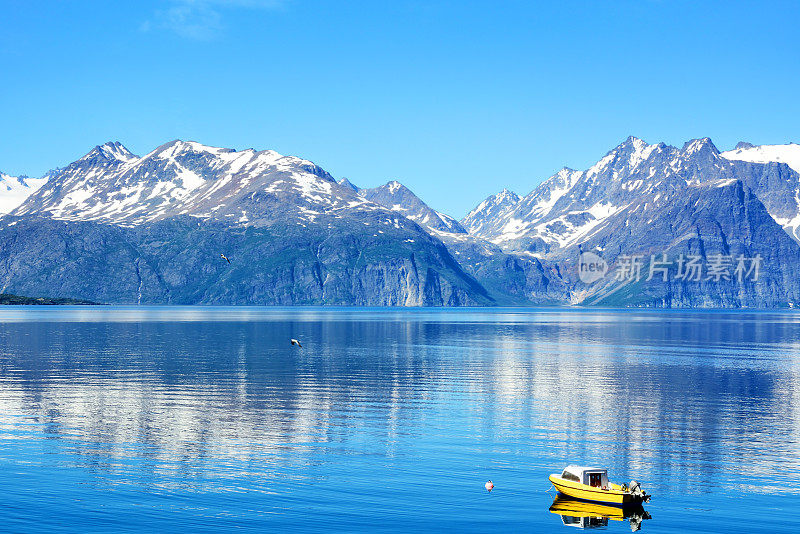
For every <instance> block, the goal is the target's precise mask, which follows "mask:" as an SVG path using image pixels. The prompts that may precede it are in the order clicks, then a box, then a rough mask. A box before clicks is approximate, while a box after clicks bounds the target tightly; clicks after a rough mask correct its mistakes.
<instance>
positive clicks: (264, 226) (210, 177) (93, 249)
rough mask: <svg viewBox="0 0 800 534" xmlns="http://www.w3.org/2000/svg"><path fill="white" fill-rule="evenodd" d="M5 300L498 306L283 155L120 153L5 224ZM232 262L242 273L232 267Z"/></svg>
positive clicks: (63, 179) (412, 236)
mask: <svg viewBox="0 0 800 534" xmlns="http://www.w3.org/2000/svg"><path fill="white" fill-rule="evenodd" d="M0 249H2V250H4V252H5V256H4V258H3V261H2V262H0V280H2V281H3V284H4V285H3V287H0V292H2V291H6V290H12V291H13V292H15V293H17V294H23V295H26V294H28V295H29V294H35V295H42V296H49V295H53V296H73V295H81V296H82V297H83V298H86V299H88V300H93V301H99V302H137V303H147V302H151V303H153V302H156V303H165V302H172V303H230V304H241V303H251V304H258V303H261V304H350V305H353V304H364V305H395V306H397V305H404V306H408V305H412V306H413V305H463V304H467V303H472V304H480V303H483V304H486V303H491V301H492V300H491V298H490V297H489V296H488V295H487V293H486V291H485V289H484V288H483V287H481V286H480V285H479V284H478V283H477V282H476V281H475V280H474V279H473V278H471V277H470V276H469V275H468V274H466V273H465V272H464V270H463V269H462V267H461V266H460V265H459V264H458V262H456V261H455V260H454V259H453V258H452V256H451V255H450V253H449V252H448V250H447V248H446V247H445V246H444V244H442V242H441V241H439V240H438V239H435V238H433V237H431V235H430V234H429V233H428V232H427V231H426V230H424V229H423V228H421V227H420V226H419V225H418V224H416V223H415V222H413V221H411V220H409V219H407V218H406V217H404V216H403V215H401V214H400V213H398V212H397V211H393V210H391V209H388V208H385V207H383V206H381V205H379V204H377V203H375V202H371V201H369V200H367V199H366V198H364V197H363V196H361V195H360V194H358V192H357V191H356V190H354V189H353V188H351V187H347V186H345V185H340V184H338V183H337V182H336V181H335V180H334V179H333V177H331V175H330V174H328V173H327V172H326V171H325V170H323V169H322V168H320V167H318V166H317V165H315V164H314V163H312V162H310V161H308V160H304V159H301V158H297V157H293V156H283V155H281V154H278V153H277V152H273V151H270V150H263V151H256V150H252V149H249V150H242V151H235V150H232V149H226V148H217V147H211V146H206V145H202V144H200V143H196V142H192V141H179V140H176V141H172V142H170V143H167V144H164V145H162V146H160V147H158V148H156V149H155V150H153V151H152V152H150V153H148V154H146V155H144V156H141V157H139V156H136V155H134V154H132V153H131V152H130V151H129V150H127V149H126V148H125V147H124V146H122V145H121V144H119V143H116V142H115V143H106V144H104V145H100V146H97V147H95V148H94V149H92V150H91V151H90V152H89V153H88V154H86V155H85V156H84V157H82V158H80V159H78V160H77V161H75V162H73V163H71V164H69V165H67V166H66V167H64V168H63V169H60V170H58V171H57V172H55V173H52V175H51V176H50V178H49V180H48V181H47V183H46V184H45V185H43V186H42V187H41V188H40V189H39V190H38V191H36V192H35V193H34V194H32V195H31V196H30V197H28V198H27V200H25V201H24V202H23V203H22V204H21V205H20V206H19V207H17V208H16V209H15V210H13V212H12V213H11V214H9V215H6V216H5V217H3V218H2V219H0ZM220 254H224V256H225V257H227V258H229V259H230V263H228V262H227V261H222V262H221V261H220Z"/></svg>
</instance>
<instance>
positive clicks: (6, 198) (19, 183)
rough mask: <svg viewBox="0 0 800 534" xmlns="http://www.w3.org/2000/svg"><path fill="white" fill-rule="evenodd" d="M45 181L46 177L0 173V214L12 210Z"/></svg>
mask: <svg viewBox="0 0 800 534" xmlns="http://www.w3.org/2000/svg"><path fill="white" fill-rule="evenodd" d="M46 181H47V176H45V177H42V178H28V177H27V176H18V177H17V176H9V175H8V174H5V173H4V172H2V171H0V214H3V213H9V212H11V211H12V210H14V208H16V207H17V206H19V205H20V204H22V202H23V201H25V199H26V198H28V197H29V196H31V195H32V194H33V193H35V192H36V190H37V189H39V188H40V187H42V185H43V184H44V183H45V182H46Z"/></svg>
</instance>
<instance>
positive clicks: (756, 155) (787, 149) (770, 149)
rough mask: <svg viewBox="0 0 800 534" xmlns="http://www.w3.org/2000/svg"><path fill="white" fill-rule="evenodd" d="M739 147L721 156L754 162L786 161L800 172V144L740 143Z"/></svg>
mask: <svg viewBox="0 0 800 534" xmlns="http://www.w3.org/2000/svg"><path fill="white" fill-rule="evenodd" d="M737 146H738V148H735V149H733V150H728V151H727V152H722V153H721V154H720V156H722V157H723V158H726V159H729V160H736V161H749V162H752V163H771V162H775V163H785V164H786V165H788V166H789V167H791V168H792V169H793V170H794V171H795V172H798V173H800V145H798V144H795V143H789V144H788V145H759V146H753V145H750V146H747V144H742V143H740V144H739V145H737Z"/></svg>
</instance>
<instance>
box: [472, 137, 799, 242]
mask: <svg viewBox="0 0 800 534" xmlns="http://www.w3.org/2000/svg"><path fill="white" fill-rule="evenodd" d="M740 150H742V151H744V150H745V149H740ZM735 180H740V181H742V183H744V184H745V185H746V186H747V187H749V188H751V189H752V190H753V191H754V192H755V193H756V195H757V196H758V197H759V199H760V200H761V201H762V202H763V203H764V205H765V206H766V208H767V210H768V211H769V213H770V214H771V215H772V216H773V217H774V218H775V219H776V221H778V222H779V223H780V224H781V225H782V226H784V228H785V229H786V230H787V232H788V233H790V234H791V235H792V236H793V237H794V238H795V239H797V238H798V236H797V231H798V226H799V225H800V218H798V214H800V201H798V198H797V193H798V191H800V175H798V173H797V172H795V171H794V170H792V169H791V168H790V167H789V166H788V165H786V164H785V163H749V162H744V161H736V160H732V159H731V158H728V157H727V156H726V155H723V154H720V152H719V151H718V150H717V148H716V147H715V146H714V144H713V143H712V142H711V140H710V139H708V138H703V139H695V140H692V141H689V142H687V143H686V144H684V146H683V147H682V148H680V149H679V148H676V147H672V146H668V145H665V144H664V143H658V144H648V143H646V142H644V141H642V140H641V139H638V138H635V137H629V138H628V139H627V140H625V141H624V142H623V143H622V144H620V145H619V146H617V147H616V148H614V149H613V150H611V151H610V152H609V153H608V154H606V155H605V156H604V157H603V158H602V159H600V160H599V161H598V162H597V163H596V164H595V165H593V166H592V167H590V168H589V169H587V170H585V171H575V170H572V169H567V168H564V169H562V170H561V171H559V172H558V173H556V174H555V175H553V176H552V177H550V178H549V179H547V180H545V181H544V182H543V183H542V184H541V185H540V186H539V187H537V188H536V189H534V190H533V191H532V192H531V193H530V194H528V195H526V196H525V197H523V198H522V199H520V200H519V201H518V202H517V203H516V204H514V207H513V208H512V209H507V210H506V211H505V212H503V213H502V214H499V215H497V216H495V217H490V216H488V215H486V214H485V213H484V212H485V211H487V210H486V209H480V206H479V207H478V208H476V209H475V210H473V212H471V213H470V216H469V217H470V218H471V219H473V220H481V221H484V222H483V224H482V225H481V226H480V227H478V228H476V230H475V231H474V232H473V233H474V234H475V235H478V236H480V237H483V238H485V239H488V240H490V241H492V242H494V243H496V244H498V245H500V246H501V247H502V248H504V249H505V250H509V251H527V252H533V253H536V254H540V255H545V256H546V255H547V254H548V253H556V252H558V251H560V250H563V249H565V248H567V247H569V246H571V245H577V244H579V243H582V242H584V241H587V240H588V239H590V238H591V237H592V236H593V235H595V234H597V233H599V232H603V231H604V230H605V229H607V228H608V227H609V224H608V221H609V220H610V219H611V218H614V217H618V216H619V217H627V216H630V214H631V213H632V210H634V209H644V210H649V211H652V210H654V209H655V208H656V207H658V206H663V205H665V204H668V203H670V202H673V201H675V199H676V198H678V197H680V196H681V195H683V194H686V193H687V190H688V189H689V188H692V187H698V186H705V185H708V184H712V185H713V184H717V185H721V184H728V183H730V182H731V181H735ZM482 205H483V204H482Z"/></svg>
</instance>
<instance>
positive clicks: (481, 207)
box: [461, 189, 520, 235]
mask: <svg viewBox="0 0 800 534" xmlns="http://www.w3.org/2000/svg"><path fill="white" fill-rule="evenodd" d="M519 201H520V196H519V195H518V194H516V193H514V192H513V191H509V190H508V189H503V190H502V191H500V192H499V193H497V194H494V195H492V196H490V197H488V198H486V200H484V201H483V202H481V203H480V204H478V206H477V207H475V208H474V209H473V210H472V211H470V212H469V213H468V214H467V216H466V217H464V218H463V219H462V220H461V224H462V225H463V226H464V228H466V230H467V231H468V232H469V233H471V234H473V235H480V234H482V233H489V232H490V231H491V230H490V228H491V227H492V226H493V225H494V224H495V223H496V221H498V220H501V219H503V218H504V217H505V216H506V215H507V214H508V213H510V212H511V210H513V209H514V207H516V205H517V204H518V203H519Z"/></svg>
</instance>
